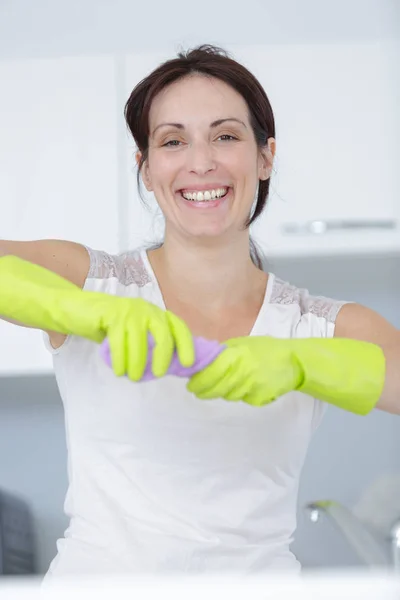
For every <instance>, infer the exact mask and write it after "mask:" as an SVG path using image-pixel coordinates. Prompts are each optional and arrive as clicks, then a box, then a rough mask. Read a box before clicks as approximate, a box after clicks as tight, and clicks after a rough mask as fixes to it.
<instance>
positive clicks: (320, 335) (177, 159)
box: [0, 46, 400, 577]
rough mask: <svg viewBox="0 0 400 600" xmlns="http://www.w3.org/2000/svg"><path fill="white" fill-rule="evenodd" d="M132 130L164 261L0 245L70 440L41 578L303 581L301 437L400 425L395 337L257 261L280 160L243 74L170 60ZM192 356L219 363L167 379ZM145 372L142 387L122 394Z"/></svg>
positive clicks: (261, 100) (136, 110)
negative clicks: (298, 553)
mask: <svg viewBox="0 0 400 600" xmlns="http://www.w3.org/2000/svg"><path fill="white" fill-rule="evenodd" d="M125 116H126V120H127V124H128V126H129V129H130V131H131V133H132V135H133V138H134V140H135V143H136V146H137V154H136V159H137V164H138V167H139V168H138V178H139V180H140V177H141V178H142V179H143V182H144V185H145V186H146V188H147V189H148V190H149V191H152V192H153V193H154V196H155V198H156V201H157V202H158V204H159V206H160V207H161V210H162V212H163V214H164V217H165V222H166V227H165V237H164V240H163V241H162V243H161V245H160V246H159V247H157V248H153V249H148V248H137V249H133V250H131V251H128V252H125V253H123V254H120V255H116V256H111V255H109V254H107V253H106V252H104V251H101V250H94V249H91V248H87V247H83V248H80V250H83V254H84V256H82V252H77V251H76V246H74V248H75V253H74V254H72V250H71V249H69V246H66V245H65V244H62V243H61V242H60V244H61V245H62V251H61V249H60V244H58V246H57V248H58V249H57V252H55V248H56V246H54V244H53V243H52V244H50V245H49V246H48V245H43V244H42V245H41V246H40V248H41V251H40V252H36V254H34V253H33V251H32V246H29V247H27V246H23V248H24V254H22V247H21V246H18V247H16V246H12V245H8V246H7V247H8V253H13V252H14V250H13V249H15V250H16V251H17V250H18V248H19V249H20V250H18V252H19V255H18V256H19V258H18V257H17V256H13V257H7V256H5V257H3V258H0V286H1V289H0V314H2V315H3V316H5V317H6V318H10V319H13V320H14V321H18V322H19V323H22V324H26V325H29V326H31V327H39V328H41V329H44V330H45V331H48V332H50V340H51V343H50V342H49V340H48V338H47V337H46V338H45V339H46V344H47V347H48V349H49V351H50V352H52V353H53V355H54V367H55V372H56V376H57V381H58V382H59V384H60V393H61V396H62V400H63V403H64V408H65V414H66V422H67V424H68V428H67V436H68V440H67V441H68V444H67V447H68V449H69V473H70V477H71V481H70V487H69V490H68V497H67V502H66V509H67V510H68V514H69V516H70V518H71V522H70V527H69V528H68V533H67V535H66V537H65V539H63V540H60V541H59V544H58V550H59V552H58V555H57V557H56V558H55V559H54V561H53V563H52V565H51V567H50V571H49V574H48V577H57V576H61V575H64V574H78V573H83V574H89V573H92V574H96V573H101V574H105V573H121V572H125V573H139V572H147V573H148V572H150V573H154V574H161V573H165V572H175V573H215V572H226V571H229V572H231V573H235V574H239V573H242V574H246V573H255V572H260V573H261V572H265V571H268V570H276V569H280V570H281V569H285V570H289V571H291V572H298V571H299V569H300V565H299V563H298V561H297V559H296V558H295V556H294V555H293V554H292V552H291V550H290V544H291V542H292V539H293V535H294V532H295V529H296V501H297V490H298V486H299V478H300V474H301V470H302V467H303V463H304V459H305V456H306V453H307V449H308V445H309V442H310V438H311V436H312V433H313V431H314V430H315V429H316V427H317V426H318V424H319V423H320V421H321V418H322V415H323V413H324V411H325V407H326V406H327V404H328V403H330V404H333V405H334V406H336V407H340V408H341V409H343V410H346V411H350V412H353V413H355V414H359V415H365V414H367V413H368V412H370V411H371V410H373V408H375V407H376V406H377V407H379V408H381V409H384V410H387V411H391V412H400V407H399V403H398V398H399V397H400V380H399V378H398V375H396V373H397V372H398V371H399V370H398V365H399V363H400V344H399V332H398V331H397V330H395V329H394V328H393V327H391V326H390V325H389V324H388V323H387V322H386V321H385V320H384V319H382V318H381V317H379V315H376V314H375V313H373V312H372V311H369V310H368V309H366V308H363V307H359V306H357V305H356V304H352V303H346V302H344V301H339V300H334V299H331V298H323V297H318V296H312V295H311V294H310V293H309V292H308V291H307V290H306V289H302V288H297V287H295V286H293V285H291V284H290V283H288V282H285V281H282V280H280V279H279V278H278V277H276V276H275V275H274V274H273V273H267V272H265V271H264V270H263V269H262V268H260V267H261V266H262V265H260V262H259V261H258V260H257V257H256V256H254V254H253V256H252V255H251V251H250V236H249V225H250V224H251V223H252V222H254V220H255V219H256V218H257V217H258V216H259V215H260V214H261V212H262V210H263V208H264V206H265V204H266V201H267V198H268V191H269V184H270V176H271V172H272V166H273V160H274V156H275V149H276V142H275V124H274V118H273V113H272V109H271V106H270V103H269V101H268V98H267V96H266V94H265V92H264V90H263V89H262V87H261V86H260V84H259V83H258V81H257V80H256V79H255V77H254V76H253V75H252V74H251V73H249V72H248V71H247V69H245V68H244V67H243V66H242V65H240V64H239V63H237V62H236V61H234V60H233V59H232V58H230V57H229V56H227V55H226V54H225V53H224V52H222V51H221V50H219V49H218V48H213V47H210V46H205V47H200V48H196V49H194V50H192V51H190V52H188V53H186V54H180V55H179V56H178V57H177V58H174V59H172V60H170V61H167V62H165V63H163V64H161V65H160V66H159V67H158V68H157V69H155V70H154V71H153V72H152V73H150V74H149V75H148V77H146V78H145V79H144V80H143V81H141V82H140V83H139V84H138V86H137V87H136V88H135V89H134V90H133V92H132V94H131V96H130V98H129V100H128V101H127V104H126V108H125ZM35 247H36V246H35ZM18 252H17V254H18ZM51 256H53V257H54V256H56V257H58V259H57V261H54V260H50V258H49V257H51ZM22 258H25V260H22ZM29 260H31V261H32V262H37V263H38V264H35V265H32V264H31V263H30V262H29ZM27 261H28V262H27ZM39 265H42V266H39ZM65 265H68V268H66V267H65ZM43 267H46V269H44V268H43ZM47 269H48V270H47ZM52 270H54V271H56V272H57V273H58V275H56V274H55V273H52V272H51V271H52ZM78 274H79V276H78ZM82 274H84V276H83V277H82ZM60 276H61V277H60ZM63 277H64V278H65V279H70V280H71V282H73V283H75V285H72V284H71V282H66V281H65V279H63ZM82 287H83V288H84V289H83V290H82V289H81V288H82ZM344 304H347V306H343V305H344ZM60 334H62V335H64V336H65V335H67V339H66V340H65V341H63V343H61V342H60V340H59V338H58V337H56V336H57V335H58V336H59V335H60ZM150 335H151V336H152V337H153V338H154V341H155V345H154V352H153V356H152V360H150V359H148V348H149V340H150V342H152V341H153V340H151V337H150ZM194 336H199V337H201V338H208V339H209V340H214V341H216V342H222V343H223V347H222V349H221V348H220V347H219V345H218V344H217V346H218V347H219V349H220V350H221V351H220V352H219V354H218V356H216V358H215V360H212V362H211V364H209V365H208V366H206V367H204V365H203V366H202V367H201V368H200V371H199V372H195V373H194V374H193V375H191V377H190V379H189V381H185V380H184V379H178V378H173V377H163V376H164V375H165V374H166V373H167V372H168V368H169V366H170V365H171V361H173V360H176V356H175V355H174V352H175V351H176V353H177V355H178V358H179V361H180V363H181V365H182V366H183V367H190V368H193V367H194V364H195V359H198V356H196V351H195V347H197V346H196V344H195V343H194ZM105 337H107V340H106V342H108V344H109V347H110V354H111V364H112V370H111V369H110V368H108V367H107V366H106V364H104V363H103V362H102V360H101V358H100V353H99V347H98V345H97V343H96V342H103V341H104V338H105ZM331 338H335V339H331ZM62 340H64V338H62ZM203 341H204V340H203ZM150 345H151V343H150ZM147 366H148V367H149V369H150V368H151V369H152V373H150V375H153V376H154V377H153V378H152V379H151V378H150V380H149V379H148V378H147V379H146V381H143V382H141V383H133V382H138V381H140V380H141V378H142V376H143V374H144V372H145V368H146V367H147ZM124 375H127V376H126V377H124ZM206 400H213V401H211V402H210V401H206ZM333 451H334V450H333Z"/></svg>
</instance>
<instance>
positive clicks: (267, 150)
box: [258, 137, 276, 181]
mask: <svg viewBox="0 0 400 600" xmlns="http://www.w3.org/2000/svg"><path fill="white" fill-rule="evenodd" d="M275 152H276V141H275V139H274V138H272V137H270V138H268V142H267V144H266V145H265V146H263V147H262V148H261V149H260V158H259V168H258V177H259V179H261V180H263V181H265V180H266V179H268V178H269V177H271V173H272V167H273V164H274V157H275Z"/></svg>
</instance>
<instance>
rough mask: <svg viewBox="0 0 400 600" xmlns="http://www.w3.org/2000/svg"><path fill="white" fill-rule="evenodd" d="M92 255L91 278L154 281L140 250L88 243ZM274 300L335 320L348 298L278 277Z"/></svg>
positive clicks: (272, 300)
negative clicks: (115, 250)
mask: <svg viewBox="0 0 400 600" xmlns="http://www.w3.org/2000/svg"><path fill="white" fill-rule="evenodd" d="M86 249H87V251H88V253H89V257H90V269H89V273H88V277H89V278H94V279H109V278H110V277H115V278H117V279H118V281H119V282H120V283H121V284H122V285H125V286H128V285H131V284H135V285H137V286H138V287H143V286H145V285H146V284H148V283H151V282H152V278H151V277H150V274H149V273H148V271H147V269H146V265H145V264H144V262H143V260H142V257H141V256H140V254H139V253H138V252H137V251H130V252H124V253H122V254H118V255H111V254H108V253H107V252H104V251H103V250H93V249H92V248H89V247H88V246H86ZM269 302H270V304H283V305H290V304H297V305H298V306H299V307H300V311H301V314H307V313H312V314H313V315H315V316H316V317H321V318H323V319H326V320H327V321H329V322H331V323H335V321H336V317H337V314H338V312H339V310H340V308H341V307H342V306H343V304H346V303H347V302H343V301H339V300H332V299H331V298H326V297H324V296H311V295H310V294H309V292H308V290H306V289H303V288H298V287H296V286H294V285H292V284H290V283H288V282H287V281H283V280H282V279H279V278H278V277H274V283H273V288H272V292H271V297H270V299H269Z"/></svg>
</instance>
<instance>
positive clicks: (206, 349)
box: [100, 334, 225, 381]
mask: <svg viewBox="0 0 400 600" xmlns="http://www.w3.org/2000/svg"><path fill="white" fill-rule="evenodd" d="M193 342H194V351H195V361H194V364H193V365H192V366H191V367H183V366H182V365H181V363H180V362H179V358H178V355H177V353H176V351H175V352H174V355H173V358H172V361H171V364H170V366H169V369H168V372H167V375H176V376H177V377H191V376H192V375H194V374H195V373H197V372H198V371H201V370H202V369H204V367H206V366H207V365H209V364H210V363H211V362H212V361H213V360H215V359H216V358H217V356H218V355H219V354H220V353H221V352H222V350H224V348H225V346H224V345H223V344H220V343H219V342H216V341H215V340H207V339H205V338H202V337H194V338H193ZM148 343H149V346H148V347H149V353H148V357H147V364H146V368H145V371H144V374H143V377H142V379H141V381H150V380H151V379H155V377H154V375H153V373H152V372H151V360H152V355H153V353H152V350H153V348H154V345H155V343H154V339H153V337H152V336H151V335H150V334H149V335H148ZM100 355H101V357H102V358H103V360H104V361H105V362H106V364H107V365H109V366H110V367H111V352H110V346H109V344H108V340H107V339H105V340H104V342H103V343H102V344H101V346H100Z"/></svg>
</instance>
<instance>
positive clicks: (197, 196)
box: [182, 188, 228, 202]
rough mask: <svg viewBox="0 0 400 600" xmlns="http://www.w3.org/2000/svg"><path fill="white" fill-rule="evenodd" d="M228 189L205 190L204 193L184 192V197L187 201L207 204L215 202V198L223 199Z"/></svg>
mask: <svg viewBox="0 0 400 600" xmlns="http://www.w3.org/2000/svg"><path fill="white" fill-rule="evenodd" d="M227 191H228V188H217V189H216V190H205V191H204V192H184V193H182V196H183V197H184V198H185V199H186V200H192V201H193V202H207V201H208V200H215V198H221V197H222V196H225V194H226V193H227Z"/></svg>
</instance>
